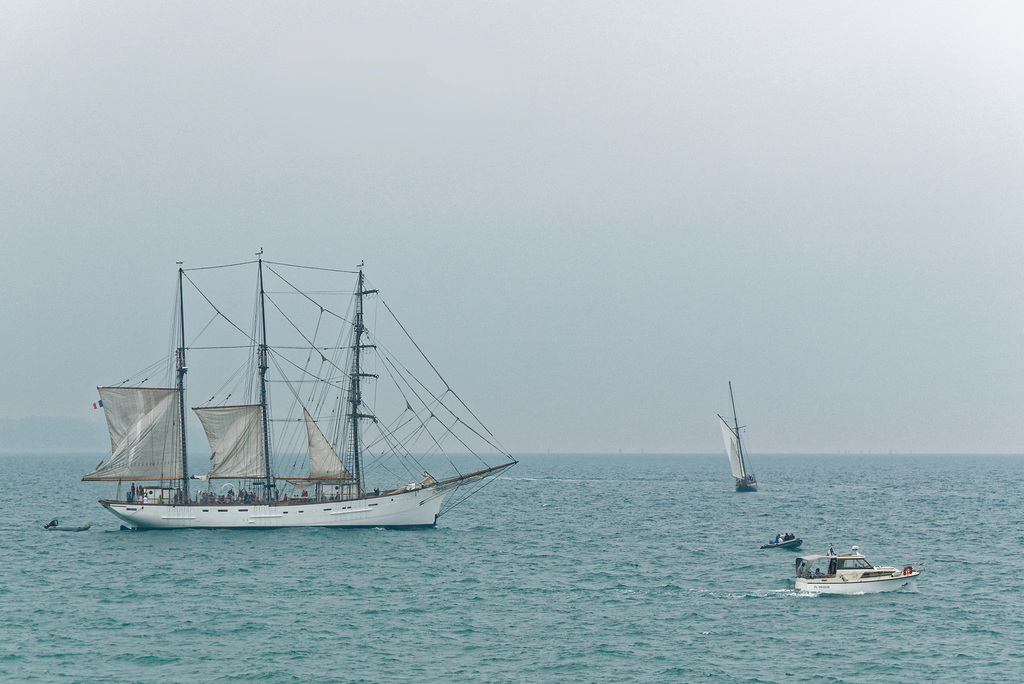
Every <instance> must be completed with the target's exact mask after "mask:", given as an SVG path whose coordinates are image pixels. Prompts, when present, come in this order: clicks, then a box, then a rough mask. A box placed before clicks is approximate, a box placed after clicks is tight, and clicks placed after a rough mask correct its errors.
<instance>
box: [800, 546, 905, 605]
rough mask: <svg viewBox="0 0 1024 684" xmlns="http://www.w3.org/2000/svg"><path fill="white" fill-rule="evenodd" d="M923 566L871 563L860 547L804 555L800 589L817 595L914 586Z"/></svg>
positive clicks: (890, 589)
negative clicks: (850, 549) (848, 551)
mask: <svg viewBox="0 0 1024 684" xmlns="http://www.w3.org/2000/svg"><path fill="white" fill-rule="evenodd" d="M920 574H921V569H920V568H919V569H917V570H915V569H914V567H913V566H912V565H906V566H904V567H903V568H902V569H900V568H894V567H889V566H875V565H871V563H868V561H867V559H865V558H864V556H862V555H861V554H860V552H859V550H858V547H856V546H854V547H853V551H852V553H840V554H836V553H834V552H832V549H831V548H830V549H829V553H827V554H825V555H821V556H800V557H798V558H797V559H796V582H795V584H796V589H797V591H807V592H812V593H815V594H874V593H877V592H882V591H896V590H898V589H903V588H904V587H910V588H913V587H914V584H915V582H916V581H917V578H918V576H919V575H920Z"/></svg>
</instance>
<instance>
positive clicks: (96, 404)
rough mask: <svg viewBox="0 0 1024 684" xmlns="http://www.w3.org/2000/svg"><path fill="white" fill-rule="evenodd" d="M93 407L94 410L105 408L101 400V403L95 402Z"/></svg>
mask: <svg viewBox="0 0 1024 684" xmlns="http://www.w3.org/2000/svg"><path fill="white" fill-rule="evenodd" d="M92 407H93V408H94V409H98V408H103V400H102V399H100V400H99V401H96V402H93V405H92Z"/></svg>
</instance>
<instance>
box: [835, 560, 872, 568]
mask: <svg viewBox="0 0 1024 684" xmlns="http://www.w3.org/2000/svg"><path fill="white" fill-rule="evenodd" d="M871 568H872V565H871V563H868V562H867V561H866V560H864V559H863V558H840V559H839V569H840V570H871Z"/></svg>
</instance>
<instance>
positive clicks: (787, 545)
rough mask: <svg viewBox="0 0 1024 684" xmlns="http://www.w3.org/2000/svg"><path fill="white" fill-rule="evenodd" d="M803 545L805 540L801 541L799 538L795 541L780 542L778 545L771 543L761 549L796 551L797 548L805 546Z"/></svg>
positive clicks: (795, 538) (794, 539)
mask: <svg viewBox="0 0 1024 684" xmlns="http://www.w3.org/2000/svg"><path fill="white" fill-rule="evenodd" d="M803 543H804V540H803V539H800V538H799V537H794V538H793V539H787V540H786V541H780V542H778V543H776V542H769V543H767V544H765V545H764V546H762V547H761V548H762V549H796V548H799V547H800V545H801V544H803Z"/></svg>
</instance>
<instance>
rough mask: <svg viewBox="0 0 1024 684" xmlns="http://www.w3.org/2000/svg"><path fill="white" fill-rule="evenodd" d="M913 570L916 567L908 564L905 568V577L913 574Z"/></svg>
mask: <svg viewBox="0 0 1024 684" xmlns="http://www.w3.org/2000/svg"><path fill="white" fill-rule="evenodd" d="M912 572H914V568H913V566H911V565H908V566H906V567H904V568H903V576H904V577H906V576H907V575H909V574H911V573H912Z"/></svg>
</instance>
